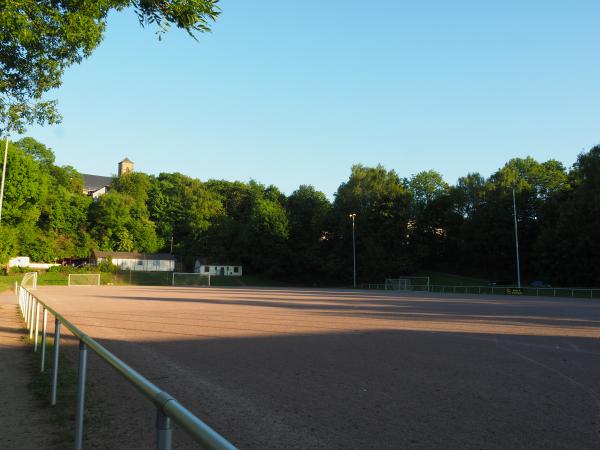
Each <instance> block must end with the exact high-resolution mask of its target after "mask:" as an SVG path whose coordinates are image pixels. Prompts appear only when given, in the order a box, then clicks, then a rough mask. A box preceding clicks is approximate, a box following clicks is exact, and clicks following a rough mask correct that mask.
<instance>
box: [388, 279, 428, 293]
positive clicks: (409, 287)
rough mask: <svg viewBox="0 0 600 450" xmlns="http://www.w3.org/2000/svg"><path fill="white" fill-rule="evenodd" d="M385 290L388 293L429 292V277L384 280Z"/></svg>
mask: <svg viewBox="0 0 600 450" xmlns="http://www.w3.org/2000/svg"><path fill="white" fill-rule="evenodd" d="M385 289H386V290H390V291H429V277H401V278H386V279H385Z"/></svg>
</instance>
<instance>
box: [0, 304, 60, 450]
mask: <svg viewBox="0 0 600 450" xmlns="http://www.w3.org/2000/svg"><path fill="white" fill-rule="evenodd" d="M16 306H17V305H16V299H15V297H14V295H12V294H10V293H2V294H0V399H1V400H0V405H1V407H0V423H1V424H2V427H0V448H1V449H4V450H12V449H14V450H27V449H32V450H33V449H49V448H57V446H56V441H57V436H56V432H57V430H56V429H55V428H54V427H53V426H52V425H51V423H50V420H51V419H50V415H51V414H52V411H51V410H50V409H49V408H47V407H46V408H45V407H43V405H40V403H39V401H37V400H36V399H35V398H34V396H33V393H32V392H31V390H30V389H28V387H27V385H28V384H29V382H30V380H31V370H32V369H31V364H32V361H33V359H32V355H31V354H30V352H31V351H32V348H31V346H29V345H26V344H25V341H24V338H25V336H26V331H25V329H24V328H23V323H22V321H21V319H20V318H19V316H18V313H17V308H16Z"/></svg>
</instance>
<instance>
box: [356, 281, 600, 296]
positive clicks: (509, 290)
mask: <svg viewBox="0 0 600 450" xmlns="http://www.w3.org/2000/svg"><path fill="white" fill-rule="evenodd" d="M361 288H362V289H375V290H385V289H386V285H385V284H383V283H364V284H362V285H361ZM404 291H416V292H439V293H441V294H478V295H481V294H487V295H531V296H537V297H540V296H543V297H570V298H582V299H594V298H598V299H600V289H592V288H590V289H585V288H569V287H556V288H553V287H539V288H538V287H532V286H522V287H520V288H519V287H517V286H456V285H442V284H432V285H428V286H427V285H422V286H419V285H411V286H410V289H404Z"/></svg>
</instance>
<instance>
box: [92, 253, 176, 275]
mask: <svg viewBox="0 0 600 450" xmlns="http://www.w3.org/2000/svg"><path fill="white" fill-rule="evenodd" d="M102 261H111V262H112V264H113V265H115V266H117V267H118V268H119V269H120V270H132V271H136V272H173V271H174V270H175V258H174V257H173V255H171V254H169V253H137V252H102V251H98V250H94V251H93V252H92V257H91V260H90V262H91V263H92V264H93V265H98V264H99V263H101V262H102Z"/></svg>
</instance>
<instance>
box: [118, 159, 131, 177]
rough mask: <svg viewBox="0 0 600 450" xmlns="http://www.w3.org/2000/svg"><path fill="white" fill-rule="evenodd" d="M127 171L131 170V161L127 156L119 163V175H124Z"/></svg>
mask: <svg viewBox="0 0 600 450" xmlns="http://www.w3.org/2000/svg"><path fill="white" fill-rule="evenodd" d="M128 172H133V161H130V160H129V158H125V159H124V160H123V161H121V162H120V163H119V176H121V175H125V174H126V173H128Z"/></svg>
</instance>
